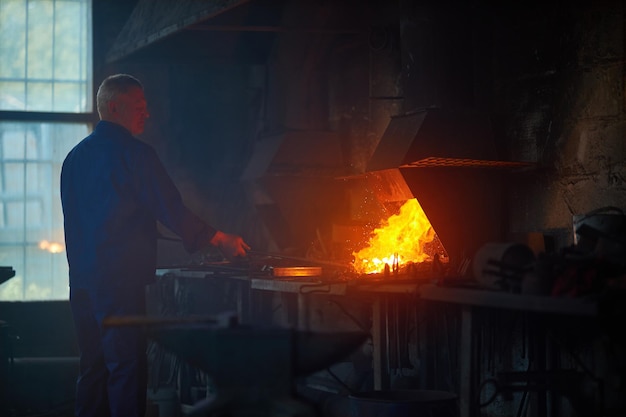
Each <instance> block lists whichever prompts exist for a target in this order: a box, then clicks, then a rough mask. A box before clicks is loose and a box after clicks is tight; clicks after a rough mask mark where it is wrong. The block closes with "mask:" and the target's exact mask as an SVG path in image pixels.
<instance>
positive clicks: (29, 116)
mask: <svg viewBox="0 0 626 417" xmlns="http://www.w3.org/2000/svg"><path fill="white" fill-rule="evenodd" d="M54 1H55V0H51V2H54ZM88 1H89V5H88V7H89V16H88V17H87V19H88V21H89V23H90V26H91V27H90V28H89V29H88V34H87V37H88V39H87V40H86V48H87V50H86V51H85V53H86V54H88V55H87V58H88V67H87V71H89V72H90V74H89V75H90V77H89V78H90V79H89V80H88V81H87V83H88V85H87V88H88V91H86V93H87V96H88V98H89V99H90V100H91V103H90V104H91V105H90V106H87V108H88V109H90V110H88V111H84V112H55V111H36V110H35V111H33V110H1V109H0V121H2V122H17V123H19V122H24V123H65V124H77V125H87V130H88V131H91V130H92V129H93V126H95V125H96V123H97V122H98V120H99V116H98V112H97V109H96V100H95V86H94V85H95V82H94V81H95V77H94V75H95V71H94V65H95V61H96V60H95V54H94V47H95V41H94V26H95V24H94V23H95V22H94V15H93V10H94V3H95V1H94V0H88ZM80 139H81V138H77V141H78V140H80ZM59 204H60V201H59ZM0 247H1V246H0ZM23 249H24V251H26V250H27V246H24V248H23ZM63 261H65V256H63ZM16 272H18V274H19V273H20V272H22V273H23V274H24V279H25V280H27V279H28V277H27V276H26V275H25V274H26V271H16ZM16 275H17V274H16ZM51 278H53V279H54V277H51ZM65 278H67V277H65ZM0 285H7V283H3V284H0ZM23 285H27V282H24V283H23ZM44 300H45V299H44ZM50 300H58V298H51V299H50ZM15 301H18V302H36V301H42V300H31V299H26V298H24V293H22V299H16V300H15ZM0 302H4V301H3V300H0Z"/></svg>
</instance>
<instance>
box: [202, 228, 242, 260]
mask: <svg viewBox="0 0 626 417" xmlns="http://www.w3.org/2000/svg"><path fill="white" fill-rule="evenodd" d="M211 244H212V245H213V246H217V247H218V248H219V250H220V251H221V252H222V254H223V255H224V256H225V257H226V258H227V259H232V258H235V257H237V256H246V251H249V250H250V246H248V244H247V243H246V242H244V240H243V239H242V238H241V236H237V235H231V234H228V233H223V232H220V231H219V230H218V231H217V233H215V236H213V239H211Z"/></svg>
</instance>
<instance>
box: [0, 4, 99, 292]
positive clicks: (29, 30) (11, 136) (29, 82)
mask: <svg viewBox="0 0 626 417" xmlns="http://www.w3.org/2000/svg"><path fill="white" fill-rule="evenodd" d="M91 74H92V70H91V0H0V265H2V266H12V267H13V269H15V271H16V275H15V277H13V278H12V279H10V280H9V281H7V282H5V283H4V284H2V285H0V300H50V299H67V298H68V294H69V289H68V271H67V261H66V258H65V250H64V244H63V242H64V238H63V216H62V212H61V204H60V197H59V175H60V169H61V164H62V162H63V159H64V158H65V156H66V155H67V153H68V152H69V150H70V149H71V148H72V147H73V146H74V145H75V144H76V143H78V141H80V140H81V139H82V138H83V137H85V136H86V135H87V134H88V131H89V130H90V126H89V124H88V123H86V122H85V121H86V120H90V116H91V113H92V112H93V104H92V102H93V100H92V80H91Z"/></svg>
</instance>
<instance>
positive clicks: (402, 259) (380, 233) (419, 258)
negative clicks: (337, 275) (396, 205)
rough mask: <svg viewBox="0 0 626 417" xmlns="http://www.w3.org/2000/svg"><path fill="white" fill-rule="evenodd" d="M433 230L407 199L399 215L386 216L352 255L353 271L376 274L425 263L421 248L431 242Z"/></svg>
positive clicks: (419, 209)
mask: <svg viewBox="0 0 626 417" xmlns="http://www.w3.org/2000/svg"><path fill="white" fill-rule="evenodd" d="M434 238H435V231H434V229H433V227H432V225H431V224H430V221H429V220H428V218H427V217H426V214H425V213H424V210H422V207H421V206H420V204H419V203H418V202H417V200H416V199H411V200H408V201H407V202H406V203H404V205H403V206H402V207H401V208H400V213H398V214H394V215H393V216H391V217H389V218H388V219H387V220H386V222H385V224H383V225H382V226H381V227H379V228H377V229H375V230H374V231H373V236H372V238H371V239H370V241H369V246H367V247H365V248H363V249H361V250H360V251H358V252H355V253H353V255H354V269H355V270H356V272H358V273H361V274H373V273H380V272H383V271H384V270H385V264H387V265H389V268H390V269H391V268H393V267H400V266H402V265H406V264H407V263H409V262H413V263H419V262H424V261H427V260H429V258H430V256H429V255H428V254H426V253H425V252H424V245H425V244H426V243H429V242H432V241H433V239H434Z"/></svg>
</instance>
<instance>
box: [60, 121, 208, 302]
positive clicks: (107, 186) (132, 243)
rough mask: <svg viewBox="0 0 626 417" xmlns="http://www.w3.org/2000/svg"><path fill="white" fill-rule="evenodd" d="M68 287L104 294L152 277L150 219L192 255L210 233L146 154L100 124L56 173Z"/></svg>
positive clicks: (119, 131) (153, 230)
mask: <svg viewBox="0 0 626 417" xmlns="http://www.w3.org/2000/svg"><path fill="white" fill-rule="evenodd" d="M61 203H62V206H63V216H64V227H65V245H66V249H67V260H68V264H69V276H70V277H69V278H70V286H71V287H73V288H85V289H92V290H106V289H112V288H113V289H114V288H124V287H129V286H137V285H145V284H147V283H150V282H152V281H153V280H154V276H155V268H156V254H157V236H158V233H157V220H158V221H160V222H161V223H162V224H163V225H165V226H166V227H167V228H168V229H170V230H171V231H172V232H174V233H176V234H177V235H178V236H179V237H181V239H182V241H183V245H184V246H185V248H186V249H187V250H188V251H189V252H190V253H193V252H195V251H197V250H199V249H202V248H204V247H206V246H208V245H209V244H210V243H209V242H210V240H211V238H212V237H213V236H214V235H215V233H216V230H215V229H214V228H213V227H211V226H209V225H208V224H206V223H205V222H204V221H203V220H202V219H200V218H199V217H198V216H196V215H195V214H194V213H192V212H191V211H190V210H189V209H188V208H187V207H186V206H185V204H184V203H183V201H182V198H181V195H180V193H179V191H178V189H177V188H176V186H175V184H174V183H173V181H172V180H171V178H170V176H169V175H168V173H167V172H166V170H165V167H164V166H163V164H162V163H161V161H160V160H159V158H158V156H157V154H156V152H155V151H154V149H153V148H152V147H151V146H150V145H148V144H146V143H144V142H142V141H140V140H139V139H137V138H135V137H134V136H132V135H131V133H130V132H129V131H128V130H127V129H125V128H124V127H122V126H120V125H117V124H115V123H111V122H107V121H100V122H99V123H98V124H97V126H96V128H95V129H94V131H93V132H92V133H91V134H90V135H89V136H87V137H86V138H85V139H83V140H82V141H81V142H80V143H78V144H77V145H76V146H75V147H74V148H73V149H72V150H71V151H70V152H69V154H68V155H67V157H66V159H65V161H64V162H63V168H62V171H61Z"/></svg>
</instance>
